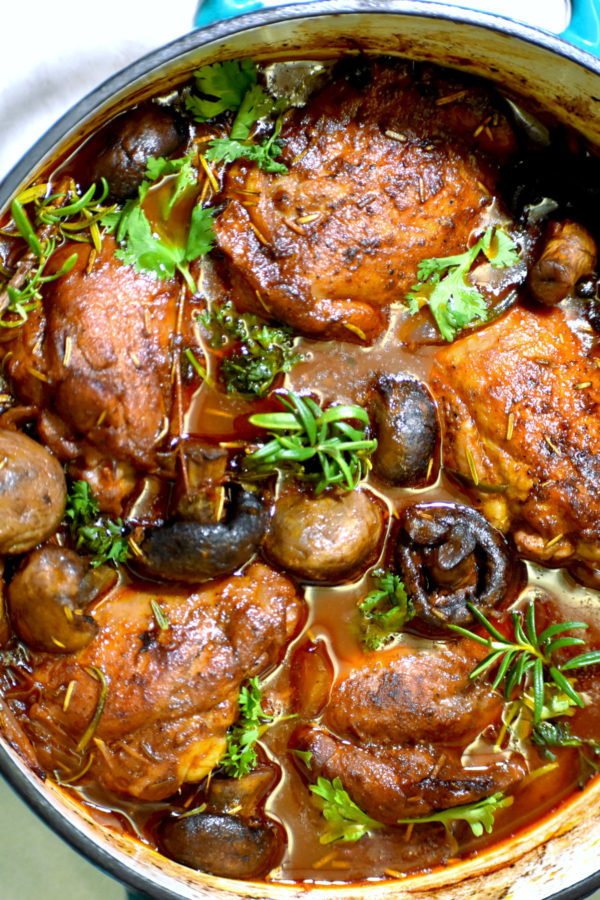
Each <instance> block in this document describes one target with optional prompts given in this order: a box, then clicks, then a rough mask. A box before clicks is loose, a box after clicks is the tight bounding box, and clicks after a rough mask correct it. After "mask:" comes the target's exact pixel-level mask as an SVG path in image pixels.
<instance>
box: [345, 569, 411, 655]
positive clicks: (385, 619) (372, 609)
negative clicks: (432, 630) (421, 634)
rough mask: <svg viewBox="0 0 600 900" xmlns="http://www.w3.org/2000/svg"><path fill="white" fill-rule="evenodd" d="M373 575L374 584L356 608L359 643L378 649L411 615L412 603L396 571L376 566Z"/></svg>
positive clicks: (371, 648)
mask: <svg viewBox="0 0 600 900" xmlns="http://www.w3.org/2000/svg"><path fill="white" fill-rule="evenodd" d="M373 576H374V578H375V588H374V590H372V591H370V593H368V594H367V596H366V597H365V598H364V599H363V600H361V602H360V603H359V605H358V609H359V612H360V615H361V627H362V630H363V643H364V644H365V646H366V647H368V648H369V649H370V650H378V649H379V647H381V646H382V645H383V644H385V643H386V642H387V641H389V640H390V639H391V638H393V637H394V636H395V635H397V634H398V632H401V631H402V629H403V627H404V624H405V623H406V622H408V621H409V619H412V617H413V616H414V607H413V604H412V602H411V600H409V598H408V596H407V594H406V591H405V589H404V585H403V583H402V581H401V580H400V577H399V576H398V575H395V574H394V573H393V572H390V571H386V570H385V569H376V570H375V571H374V572H373Z"/></svg>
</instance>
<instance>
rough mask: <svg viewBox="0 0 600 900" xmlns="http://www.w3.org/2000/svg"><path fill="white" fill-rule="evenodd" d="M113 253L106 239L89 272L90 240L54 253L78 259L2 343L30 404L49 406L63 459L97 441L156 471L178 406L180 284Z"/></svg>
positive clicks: (44, 425)
mask: <svg viewBox="0 0 600 900" xmlns="http://www.w3.org/2000/svg"><path fill="white" fill-rule="evenodd" d="M114 250H115V244H114V241H113V239H112V238H111V237H105V238H104V240H103V242H102V250H101V253H100V255H99V256H98V257H97V259H96V260H95V262H94V265H93V267H92V268H91V269H90V271H87V267H88V261H89V254H90V245H89V244H81V243H75V244H66V245H65V246H64V247H62V248H61V249H60V250H59V251H57V252H56V253H55V255H54V257H53V259H52V265H53V268H55V269H58V268H59V267H60V266H61V265H62V263H64V262H65V261H66V259H67V258H68V257H69V256H70V255H71V254H72V253H76V254H77V263H76V265H75V267H74V268H73V269H72V270H71V271H70V272H69V273H68V274H67V275H64V276H62V277H61V278H59V279H57V280H56V281H54V282H51V283H50V284H49V285H48V286H47V288H46V291H45V295H44V305H43V308H42V309H40V310H37V311H35V312H34V313H33V314H31V315H30V316H29V319H28V321H27V322H26V323H25V324H24V325H23V326H22V327H21V328H20V329H18V333H17V334H15V336H14V340H9V341H8V342H5V343H3V345H2V346H3V348H4V350H5V352H6V353H8V352H9V351H10V352H11V355H10V356H9V358H8V359H7V362H6V370H7V372H8V374H9V375H10V377H11V379H12V380H13V383H14V386H15V389H16V392H17V395H18V396H19V398H20V399H21V400H22V401H24V402H27V403H31V404H34V405H36V406H39V407H42V406H43V407H44V408H43V410H42V411H41V413H40V432H41V434H42V437H43V439H44V440H45V443H47V444H49V445H50V446H51V448H52V449H53V450H54V452H56V454H57V455H58V456H59V457H60V458H61V459H63V460H65V459H69V458H74V457H76V456H78V455H79V454H80V453H84V454H85V452H86V450H87V452H88V454H90V453H92V450H91V448H96V450H97V451H98V450H99V452H100V455H101V456H103V457H106V458H108V459H110V458H115V459H116V460H121V461H126V462H129V463H132V464H134V465H135V466H136V467H140V468H143V469H147V470H148V469H150V470H151V469H154V468H156V466H157V449H158V445H157V438H158V436H159V435H160V434H161V431H162V430H163V426H164V421H165V417H168V416H169V415H170V410H171V390H172V388H171V382H170V378H169V374H170V366H171V335H172V333H173V331H174V329H175V314H176V302H177V295H178V290H179V288H178V286H177V284H176V282H175V281H174V280H170V281H158V280H156V279H154V278H152V277H149V276H146V275H143V274H141V275H140V274H137V273H136V272H134V270H133V268H132V267H131V266H124V265H123V264H122V263H121V262H120V261H118V260H116V259H115V257H114ZM32 373H34V374H32ZM92 455H93V453H92ZM96 455H97V452H96Z"/></svg>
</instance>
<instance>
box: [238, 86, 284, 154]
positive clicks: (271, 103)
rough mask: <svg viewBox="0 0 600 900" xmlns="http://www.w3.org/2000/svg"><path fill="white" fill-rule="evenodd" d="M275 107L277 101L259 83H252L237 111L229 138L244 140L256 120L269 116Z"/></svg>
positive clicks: (248, 135)
mask: <svg viewBox="0 0 600 900" xmlns="http://www.w3.org/2000/svg"><path fill="white" fill-rule="evenodd" d="M276 108H277V103H276V101H275V100H274V99H273V97H271V95H270V94H267V93H266V91H265V90H264V89H263V88H262V87H261V86H260V85H259V84H255V85H253V86H252V87H251V88H250V89H249V90H248V91H246V93H245V94H244V98H243V100H242V102H241V104H240V108H239V109H238V111H237V114H236V117H235V119H234V120H233V125H232V126H231V138H232V139H233V140H235V141H245V140H247V139H248V138H249V137H250V132H251V131H252V129H253V127H254V125H255V124H256V122H258V120H259V119H263V118H266V117H267V116H270V115H271V113H273V112H274V111H275V109H276Z"/></svg>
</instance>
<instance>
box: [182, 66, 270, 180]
mask: <svg viewBox="0 0 600 900" xmlns="http://www.w3.org/2000/svg"><path fill="white" fill-rule="evenodd" d="M194 76H195V78H196V88H197V91H198V92H199V93H200V94H201V95H202V96H200V97H198V96H196V95H194V94H191V95H190V96H188V98H187V99H186V107H187V109H188V110H189V112H191V113H192V115H193V116H194V118H196V119H197V120H198V121H199V122H206V121H207V120H208V119H212V118H214V117H215V116H218V115H220V114H221V113H223V112H235V113H236V115H235V118H234V120H233V124H232V126H231V130H230V133H229V136H228V137H225V138H214V139H213V140H212V141H211V142H210V143H209V145H208V148H207V151H206V159H207V160H209V162H224V163H231V162H233V161H234V160H236V159H240V158H244V159H249V160H251V161H252V162H255V163H256V164H257V165H258V166H260V168H261V169H264V170H265V171H267V172H275V173H280V174H282V173H285V172H287V166H285V165H284V164H283V163H280V162H276V160H275V157H276V156H279V154H280V153H281V149H282V148H281V146H280V145H279V144H278V143H276V140H277V136H278V135H279V132H280V130H281V118H278V119H277V122H276V124H275V127H274V130H273V133H272V135H271V136H270V137H269V138H267V139H265V140H263V141H262V142H260V143H255V142H252V141H251V140H250V137H251V134H252V132H253V130H254V128H255V126H256V124H257V122H258V121H259V120H260V119H265V118H268V117H270V116H274V115H278V114H279V113H281V112H282V110H283V109H284V108H285V106H286V105H287V104H286V103H285V102H284V101H282V100H275V99H274V98H273V97H271V95H270V94H268V93H267V92H266V91H265V90H264V88H262V87H261V86H260V85H259V84H258V83H257V82H258V69H257V67H256V64H255V63H254V62H253V61H252V60H251V59H244V60H227V61H226V62H223V63H213V64H212V65H209V66H202V68H201V69H198V70H197V71H196V72H194Z"/></svg>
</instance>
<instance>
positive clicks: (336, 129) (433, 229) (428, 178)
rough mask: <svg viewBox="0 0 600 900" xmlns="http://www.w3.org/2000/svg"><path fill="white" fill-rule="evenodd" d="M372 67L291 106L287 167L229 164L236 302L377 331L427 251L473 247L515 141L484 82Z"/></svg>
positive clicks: (314, 325) (297, 322) (226, 231)
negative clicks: (361, 80)
mask: <svg viewBox="0 0 600 900" xmlns="http://www.w3.org/2000/svg"><path fill="white" fill-rule="evenodd" d="M364 65H365V66H367V65H368V64H366V63H365V64H364ZM365 75H366V81H367V85H366V87H363V85H361V86H360V88H358V87H356V86H354V84H353V83H352V79H350V78H348V79H347V80H346V79H344V78H343V77H338V78H337V79H334V80H333V82H332V83H331V84H330V85H329V86H328V87H327V88H326V89H325V90H324V91H323V92H322V93H320V94H318V95H317V96H316V97H314V98H313V99H312V100H310V101H309V102H308V104H307V105H306V106H305V107H304V108H302V109H301V110H296V111H294V112H292V113H291V114H290V115H289V116H288V118H287V119H286V120H285V122H284V125H283V128H282V131H281V141H282V145H283V147H284V153H283V157H282V158H283V160H284V162H285V163H286V164H287V165H288V169H289V171H288V173H287V174H285V175H270V174H267V173H265V172H262V171H261V170H259V169H257V168H255V167H250V166H248V165H247V164H244V163H242V164H240V165H237V166H233V167H232V168H231V169H230V171H229V173H228V176H227V182H226V188H225V196H226V197H227V198H228V199H229V203H228V205H227V207H226V208H225V210H224V212H223V213H222V214H221V215H220V216H219V217H218V219H217V220H216V224H215V231H216V233H217V239H218V243H219V246H220V248H221V249H222V250H223V251H224V252H225V254H226V255H227V257H228V260H229V263H230V270H231V276H232V279H233V285H232V286H233V296H234V299H235V302H236V303H237V304H238V306H240V307H245V308H251V309H253V310H255V311H256V312H258V313H262V314H263V315H264V312H265V309H266V310H267V312H268V313H270V314H271V315H272V316H273V317H274V318H277V319H280V320H282V321H284V322H288V323H289V324H290V325H292V326H293V327H294V328H296V329H298V330H299V331H301V332H303V333H304V334H307V335H310V336H314V337H323V338H341V339H344V340H352V339H356V336H358V337H364V339H366V340H367V341H371V340H373V339H374V337H376V335H377V334H378V333H380V332H381V330H382V329H383V327H384V325H385V322H386V314H387V313H386V311H387V307H388V306H389V304H390V303H392V302H399V301H402V300H403V299H404V296H405V294H406V292H407V291H408V290H409V289H410V287H411V286H412V285H413V284H414V283H415V281H416V280H417V266H418V263H419V262H420V260H422V259H424V258H427V257H434V256H448V255H450V254H454V253H459V252H462V251H464V249H465V248H466V246H467V243H468V240H469V236H470V235H471V233H472V231H473V230H474V229H477V228H478V227H480V225H481V221H482V211H483V210H484V209H485V207H487V206H488V205H489V204H490V203H491V201H492V194H493V191H494V184H495V172H496V164H497V162H498V161H499V160H500V159H504V158H506V157H507V155H508V154H509V153H510V152H511V150H512V149H513V147H514V135H513V133H512V129H511V128H510V126H509V125H508V123H507V121H506V119H505V118H504V117H503V116H502V115H501V114H500V113H499V112H498V111H497V110H496V109H495V108H494V106H493V104H492V101H491V100H490V97H489V93H488V92H485V91H484V90H482V89H481V88H479V87H477V86H474V85H471V84H468V83H463V82H459V81H458V80H455V79H454V78H452V77H449V78H448V77H444V79H443V80H441V79H439V78H438V77H436V76H434V75H433V74H432V73H429V72H427V71H422V72H421V75H420V77H419V76H416V75H415V74H414V73H413V72H412V70H411V68H410V67H408V66H406V65H393V64H389V65H382V64H380V63H379V64H378V63H373V64H372V65H371V66H370V67H369V68H368V70H366V71H365ZM483 122H485V123H486V126H485V127H482V128H479V126H480V125H481V124H482V123H483ZM490 137H491V139H490Z"/></svg>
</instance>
